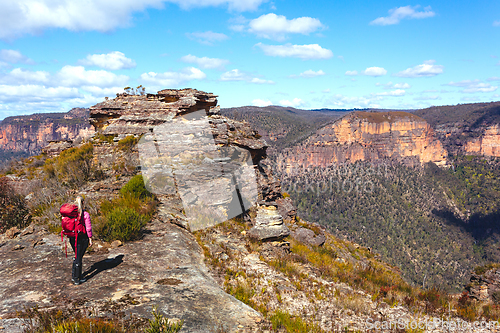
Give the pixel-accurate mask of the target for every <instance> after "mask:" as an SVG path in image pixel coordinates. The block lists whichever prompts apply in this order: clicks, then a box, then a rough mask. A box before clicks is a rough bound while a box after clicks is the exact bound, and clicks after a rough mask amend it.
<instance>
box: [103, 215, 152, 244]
mask: <svg viewBox="0 0 500 333" xmlns="http://www.w3.org/2000/svg"><path fill="white" fill-rule="evenodd" d="M147 222H148V219H147V217H146V216H145V215H143V214H140V213H139V212H137V211H136V210H135V209H133V208H128V207H115V208H113V210H111V211H110V212H109V213H107V214H106V215H105V221H104V223H99V224H98V227H97V228H96V233H97V234H99V237H100V238H102V239H104V240H105V241H108V242H109V241H113V240H117V239H118V240H120V241H122V242H125V241H131V240H137V239H139V238H140V237H141V235H142V228H143V227H144V226H145V225H146V223H147Z"/></svg>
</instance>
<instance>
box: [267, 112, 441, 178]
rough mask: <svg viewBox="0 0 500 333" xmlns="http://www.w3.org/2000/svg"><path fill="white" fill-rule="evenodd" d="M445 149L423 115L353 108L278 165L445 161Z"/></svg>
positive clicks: (285, 155)
mask: <svg viewBox="0 0 500 333" xmlns="http://www.w3.org/2000/svg"><path fill="white" fill-rule="evenodd" d="M447 155H448V154H447V151H446V149H444V148H443V145H442V144H441V142H440V141H439V140H438V139H437V138H436V135H435V133H434V130H433V129H432V128H431V126H430V125H429V124H428V123H427V122H426V121H425V120H424V119H422V118H420V117H418V116H415V115H413V114H411V113H406V112H377V113H375V112H364V111H356V112H352V113H350V114H348V115H346V116H344V117H343V118H341V119H339V120H337V121H335V122H334V123H333V124H331V125H327V126H325V127H323V128H321V129H319V130H318V131H317V132H316V133H315V134H314V135H312V136H311V137H309V138H308V139H307V140H305V141H304V142H303V143H301V144H300V145H297V146H295V147H294V148H292V149H291V150H289V151H286V152H284V153H282V154H280V156H278V158H277V161H278V164H279V166H281V168H280V169H284V170H283V171H286V172H287V173H289V172H291V171H292V170H293V169H294V168H295V167H297V166H302V167H316V166H319V167H325V166H328V165H332V164H337V163H344V162H356V161H375V160H381V159H392V160H398V161H402V162H404V163H410V164H415V163H426V162H434V163H436V164H437V165H445V164H446V157H447Z"/></svg>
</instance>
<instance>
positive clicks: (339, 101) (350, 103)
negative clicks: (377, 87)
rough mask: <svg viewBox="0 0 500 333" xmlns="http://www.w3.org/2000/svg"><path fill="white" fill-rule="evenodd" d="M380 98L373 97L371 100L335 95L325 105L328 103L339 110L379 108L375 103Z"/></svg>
mask: <svg viewBox="0 0 500 333" xmlns="http://www.w3.org/2000/svg"><path fill="white" fill-rule="evenodd" d="M381 98H383V97H378V96H374V97H373V98H367V97H358V96H344V95H342V94H335V95H333V96H331V97H330V98H329V99H328V101H327V103H330V104H331V105H332V107H339V108H358V109H362V108H379V107H380V105H379V104H377V103H376V101H377V100H379V99H381Z"/></svg>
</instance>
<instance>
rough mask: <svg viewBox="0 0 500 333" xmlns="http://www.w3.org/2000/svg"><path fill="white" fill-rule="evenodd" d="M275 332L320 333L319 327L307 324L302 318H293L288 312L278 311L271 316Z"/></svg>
mask: <svg viewBox="0 0 500 333" xmlns="http://www.w3.org/2000/svg"><path fill="white" fill-rule="evenodd" d="M271 323H272V325H273V330H277V329H285V330H286V332H290V333H291V332H293V333H320V332H323V331H322V330H321V329H320V328H319V327H317V326H315V325H313V324H310V323H307V322H306V321H304V320H303V319H302V318H301V317H293V316H291V315H290V314H289V313H288V312H285V311H281V310H276V312H275V313H274V314H273V315H272V316H271ZM280 332H281V331H280Z"/></svg>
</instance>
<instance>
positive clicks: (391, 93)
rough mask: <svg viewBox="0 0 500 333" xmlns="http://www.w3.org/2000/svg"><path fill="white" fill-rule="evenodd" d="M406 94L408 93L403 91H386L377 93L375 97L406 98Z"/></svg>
mask: <svg viewBox="0 0 500 333" xmlns="http://www.w3.org/2000/svg"><path fill="white" fill-rule="evenodd" d="M405 93H406V91H405V90H403V89H396V90H393V91H384V92H381V93H377V94H375V95H376V96H404V94H405Z"/></svg>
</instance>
